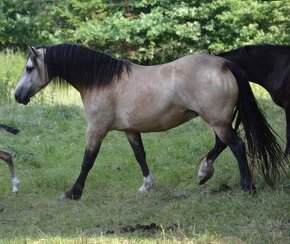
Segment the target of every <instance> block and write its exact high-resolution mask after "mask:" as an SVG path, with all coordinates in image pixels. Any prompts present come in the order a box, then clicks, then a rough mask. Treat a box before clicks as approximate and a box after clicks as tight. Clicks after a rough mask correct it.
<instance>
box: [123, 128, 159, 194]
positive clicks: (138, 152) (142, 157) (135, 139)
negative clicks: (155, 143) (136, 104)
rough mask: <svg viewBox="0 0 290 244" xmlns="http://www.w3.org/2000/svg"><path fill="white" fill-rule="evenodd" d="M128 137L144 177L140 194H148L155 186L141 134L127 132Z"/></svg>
mask: <svg viewBox="0 0 290 244" xmlns="http://www.w3.org/2000/svg"><path fill="white" fill-rule="evenodd" d="M126 135H127V138H128V140H129V142H130V145H131V147H132V149H133V151H134V155H135V158H136V160H137V162H138V163H139V165H140V167H141V170H142V174H143V176H144V181H143V185H142V186H141V188H140V189H139V192H142V193H146V192H148V190H149V189H150V187H152V185H153V177H152V175H151V174H150V171H149V168H148V165H147V163H146V153H145V150H144V146H143V142H142V139H141V134H140V133H137V132H126Z"/></svg>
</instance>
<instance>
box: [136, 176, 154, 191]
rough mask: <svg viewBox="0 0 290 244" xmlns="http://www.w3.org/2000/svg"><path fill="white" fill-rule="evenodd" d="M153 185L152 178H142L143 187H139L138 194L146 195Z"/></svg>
mask: <svg viewBox="0 0 290 244" xmlns="http://www.w3.org/2000/svg"><path fill="white" fill-rule="evenodd" d="M153 184H154V180H153V176H152V175H151V174H149V175H148V176H147V177H144V179H143V185H142V186H141V187H140V189H139V192H140V193H147V192H148V191H149V190H150V189H151V188H152V186H153Z"/></svg>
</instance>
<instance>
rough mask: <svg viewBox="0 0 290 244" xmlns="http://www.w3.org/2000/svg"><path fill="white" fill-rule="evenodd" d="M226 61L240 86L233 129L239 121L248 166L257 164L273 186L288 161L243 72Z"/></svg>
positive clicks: (284, 169) (235, 65)
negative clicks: (246, 151)
mask: <svg viewBox="0 0 290 244" xmlns="http://www.w3.org/2000/svg"><path fill="white" fill-rule="evenodd" d="M225 64H226V65H227V67H228V68H229V69H230V71H231V72H232V74H233V75H234V76H235V78H236V80H237V84H238V88H239V97H238V103H237V107H236V110H237V112H238V113H237V119H236V126H235V129H237V127H238V125H239V123H240V122H242V124H243V127H244V131H245V137H246V141H247V147H248V151H249V154H250V157H251V158H252V160H251V161H252V165H251V166H252V168H253V167H255V166H257V167H258V169H259V170H260V171H261V173H262V175H263V176H264V178H265V180H266V182H267V184H268V185H270V186H274V185H275V184H276V182H277V181H278V179H279V177H280V170H281V169H282V170H283V171H284V172H285V173H286V169H287V167H288V164H289V161H288V160H287V158H286V157H285V156H284V153H283V151H282V149H281V147H280V146H279V144H278V142H277V141H276V138H275V135H276V136H278V135H277V133H276V132H275V131H274V130H273V129H272V128H271V126H270V125H269V124H268V122H267V120H266V118H265V116H264V115H263V113H262V112H261V110H260V109H259V106H258V104H257V101H256V99H255V97H254V95H253V92H252V89H251V87H250V84H249V82H248V79H247V76H246V74H245V73H244V72H243V70H242V69H240V67H239V66H238V65H237V64H235V63H232V62H230V61H225Z"/></svg>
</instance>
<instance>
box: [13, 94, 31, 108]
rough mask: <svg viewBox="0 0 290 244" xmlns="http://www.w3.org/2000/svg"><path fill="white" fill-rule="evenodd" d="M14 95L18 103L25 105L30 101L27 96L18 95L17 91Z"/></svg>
mask: <svg viewBox="0 0 290 244" xmlns="http://www.w3.org/2000/svg"><path fill="white" fill-rule="evenodd" d="M14 97H15V100H16V101H17V102H18V103H21V104H23V105H27V104H28V103H29V102H30V98H29V96H20V95H18V94H17V93H15V94H14Z"/></svg>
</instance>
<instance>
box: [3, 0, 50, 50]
mask: <svg viewBox="0 0 290 244" xmlns="http://www.w3.org/2000/svg"><path fill="white" fill-rule="evenodd" d="M48 6H49V5H47V4H46V2H45V1H38V0H28V1H21V3H20V2H19V1H17V0H0V48H1V49H5V48H11V47H12V48H21V49H23V48H26V46H27V45H28V44H29V45H32V44H37V43H45V42H49V40H50V39H49V36H50V33H51V32H52V29H51V25H50V16H49V14H48V12H47V9H48Z"/></svg>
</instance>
